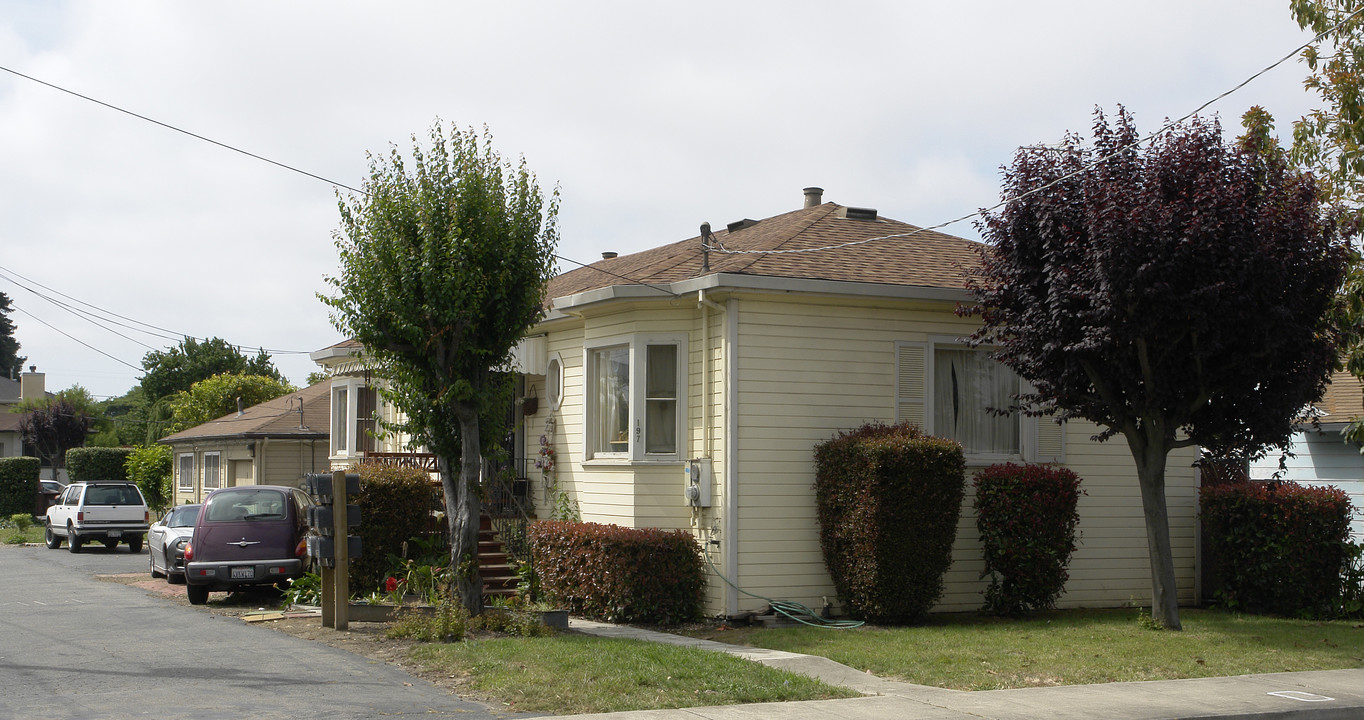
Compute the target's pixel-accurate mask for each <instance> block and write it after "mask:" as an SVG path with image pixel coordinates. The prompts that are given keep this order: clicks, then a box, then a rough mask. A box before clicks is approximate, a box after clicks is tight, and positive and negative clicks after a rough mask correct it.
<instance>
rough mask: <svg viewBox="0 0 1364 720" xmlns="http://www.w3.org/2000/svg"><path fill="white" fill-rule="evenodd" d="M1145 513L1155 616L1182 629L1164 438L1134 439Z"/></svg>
mask: <svg viewBox="0 0 1364 720" xmlns="http://www.w3.org/2000/svg"><path fill="white" fill-rule="evenodd" d="M1128 444H1129V446H1130V449H1131V450H1132V457H1133V459H1134V460H1136V463H1137V481H1138V482H1139V483H1140V485H1141V507H1142V514H1143V515H1144V516H1145V518H1146V550H1147V553H1148V554H1149V555H1150V558H1151V619H1152V620H1154V621H1156V622H1157V623H1160V625H1161V626H1162V627H1164V628H1166V629H1169V630H1182V629H1184V628H1183V626H1182V625H1181V624H1180V622H1179V597H1178V590H1177V588H1176V586H1175V565H1174V552H1173V550H1172V548H1171V546H1170V513H1169V511H1168V510H1167V509H1166V505H1165V461H1166V456H1167V454H1168V453H1169V451H1170V450H1169V447H1168V446H1167V445H1166V443H1164V442H1163V441H1161V440H1156V441H1154V442H1151V441H1146V442H1140V443H1139V442H1134V438H1131V437H1129V438H1128Z"/></svg>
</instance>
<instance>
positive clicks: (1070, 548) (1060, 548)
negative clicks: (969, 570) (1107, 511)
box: [975, 463, 1082, 615]
mask: <svg viewBox="0 0 1364 720" xmlns="http://www.w3.org/2000/svg"><path fill="white" fill-rule="evenodd" d="M975 488H976V503H975V508H976V529H977V530H979V531H980V540H981V543H982V544H983V545H984V548H983V549H984V555H985V574H988V575H989V576H990V587H988V588H986V589H985V609H986V610H987V611H988V612H992V613H995V614H998V615H1020V614H1022V613H1025V612H1027V611H1029V610H1049V609H1051V608H1054V607H1056V599H1057V598H1059V597H1061V593H1063V592H1065V587H1066V580H1068V579H1070V573H1068V572H1067V571H1066V567H1067V566H1068V565H1070V556H1071V554H1072V553H1074V552H1075V526H1076V525H1077V524H1078V523H1079V522H1080V514H1079V513H1078V512H1076V511H1075V506H1076V504H1077V503H1078V502H1079V499H1080V493H1081V492H1082V491H1081V490H1080V477H1079V476H1078V475H1076V474H1075V473H1074V472H1072V471H1070V470H1068V469H1066V468H1063V467H1060V466H1058V465H1015V464H1013V463H1004V464H1000V465H991V466H990V467H987V468H985V469H984V470H981V471H980V472H978V473H976V477H975Z"/></svg>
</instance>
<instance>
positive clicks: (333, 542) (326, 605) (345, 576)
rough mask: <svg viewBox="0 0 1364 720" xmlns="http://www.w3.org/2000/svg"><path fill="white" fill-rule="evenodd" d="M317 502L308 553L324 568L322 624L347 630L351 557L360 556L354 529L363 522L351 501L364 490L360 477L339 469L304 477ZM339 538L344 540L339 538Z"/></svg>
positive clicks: (311, 519) (311, 510)
mask: <svg viewBox="0 0 1364 720" xmlns="http://www.w3.org/2000/svg"><path fill="white" fill-rule="evenodd" d="M304 482H305V484H306V486H307V490H308V494H309V495H311V496H313V499H314V500H316V501H317V503H318V504H317V505H316V506H314V507H312V508H309V510H308V525H309V527H310V528H311V529H312V530H313V532H312V533H310V534H309V535H308V555H310V556H311V557H313V558H314V559H316V560H317V562H318V565H320V566H321V567H322V625H323V626H324V627H329V628H335V629H337V630H345V629H347V628H348V627H349V625H350V619H349V617H348V615H349V612H348V611H349V609H350V559H351V558H353V557H360V550H361V548H360V538H359V537H358V536H355V535H351V534H350V528H352V527H354V526H358V525H359V524H360V508H359V506H357V505H350V504H348V502H347V501H348V500H349V499H350V496H351V495H353V494H357V493H359V492H360V476H359V475H357V474H355V473H349V474H348V473H346V472H345V471H344V470H337V471H335V472H333V473H332V474H330V475H327V474H323V473H310V474H308V475H305V476H304ZM338 538H344V540H341V541H338Z"/></svg>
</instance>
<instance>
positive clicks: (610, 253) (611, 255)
mask: <svg viewBox="0 0 1364 720" xmlns="http://www.w3.org/2000/svg"><path fill="white" fill-rule="evenodd" d="M618 254H619V253H616V252H614V251H612V250H607V251H606V252H604V253H602V254H601V259H603V260H610V259H612V258H614V257H616V255H618Z"/></svg>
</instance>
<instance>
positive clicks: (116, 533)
mask: <svg viewBox="0 0 1364 720" xmlns="http://www.w3.org/2000/svg"><path fill="white" fill-rule="evenodd" d="M108 535H109V537H123V531H122V530H110V531H109V532H108Z"/></svg>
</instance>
